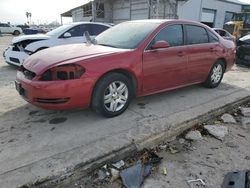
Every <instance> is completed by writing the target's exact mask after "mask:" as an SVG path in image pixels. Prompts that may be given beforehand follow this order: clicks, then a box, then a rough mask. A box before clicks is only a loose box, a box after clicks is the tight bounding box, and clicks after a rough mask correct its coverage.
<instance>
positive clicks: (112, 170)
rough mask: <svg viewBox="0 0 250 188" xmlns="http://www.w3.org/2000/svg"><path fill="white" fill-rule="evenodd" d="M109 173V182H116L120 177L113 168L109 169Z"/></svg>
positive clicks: (117, 171)
mask: <svg viewBox="0 0 250 188" xmlns="http://www.w3.org/2000/svg"><path fill="white" fill-rule="evenodd" d="M110 171H111V176H112V177H111V182H114V181H115V180H117V179H118V178H119V177H120V172H119V170H116V169H114V168H111V169H110Z"/></svg>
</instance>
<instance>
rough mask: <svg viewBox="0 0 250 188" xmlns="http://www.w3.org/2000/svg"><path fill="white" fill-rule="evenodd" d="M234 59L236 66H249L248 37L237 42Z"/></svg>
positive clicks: (249, 49)
mask: <svg viewBox="0 0 250 188" xmlns="http://www.w3.org/2000/svg"><path fill="white" fill-rule="evenodd" d="M236 57H237V58H236V64H244V65H248V66H250V35H246V36H245V37H242V38H240V39H239V40H238V41H237V53H236Z"/></svg>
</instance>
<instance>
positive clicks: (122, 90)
mask: <svg viewBox="0 0 250 188" xmlns="http://www.w3.org/2000/svg"><path fill="white" fill-rule="evenodd" d="M132 93H133V89H132V84H131V81H130V80H129V79H128V78H127V77H126V76H124V75H123V74H119V73H110V74H108V75H106V76H105V77H104V78H102V79H101V80H100V81H99V82H98V83H97V85H96V87H95V90H94V93H93V99H92V108H93V110H95V111H96V112H97V113H100V114H102V115H103V116H105V117H114V116H117V115H120V114H121V113H123V112H124V111H125V110H126V108H127V107H128V105H129V103H130V101H131V98H132Z"/></svg>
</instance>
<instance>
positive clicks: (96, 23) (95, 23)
mask: <svg viewBox="0 0 250 188" xmlns="http://www.w3.org/2000/svg"><path fill="white" fill-rule="evenodd" d="M80 24H94V25H104V26H108V27H111V24H108V23H101V22H72V23H68V24H65V25H80Z"/></svg>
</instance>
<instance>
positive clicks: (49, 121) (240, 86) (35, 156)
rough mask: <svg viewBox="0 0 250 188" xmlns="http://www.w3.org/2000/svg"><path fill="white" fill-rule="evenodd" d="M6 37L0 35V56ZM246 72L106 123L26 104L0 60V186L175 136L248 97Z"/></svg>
mask: <svg viewBox="0 0 250 188" xmlns="http://www.w3.org/2000/svg"><path fill="white" fill-rule="evenodd" d="M11 38H12V37H11V36H5V37H0V54H2V51H3V49H4V48H5V47H7V46H8V44H9V43H10V41H11ZM249 72H250V69H248V68H244V67H236V66H235V67H234V68H233V70H232V71H230V72H229V73H227V74H226V75H225V78H224V80H223V83H222V84H221V85H220V86H219V87H218V88H216V89H206V88H203V87H201V86H200V85H195V86H191V87H186V88H183V89H178V90H175V91H170V92H166V93H162V94H157V95H153V96H149V97H143V98H138V99H135V100H134V101H133V102H132V104H131V105H130V107H129V109H128V110H127V111H126V112H125V113H124V114H122V115H121V116H119V117H116V118H112V119H107V118H104V117H101V116H99V115H96V114H95V113H93V112H92V111H91V110H71V111H48V110H42V109H38V108H36V107H34V106H32V105H30V104H27V103H26V102H25V101H24V100H22V99H21V98H20V97H19V96H18V94H17V92H16V91H15V89H14V83H13V81H14V79H15V74H16V68H15V67H12V66H9V65H7V64H5V63H4V60H3V57H0V75H1V77H0V88H1V89H0V185H1V186H2V187H5V188H13V187H16V186H18V185H22V184H25V183H28V182H34V181H36V180H38V179H39V180H41V179H43V178H46V177H48V176H53V175H58V174H60V173H63V172H65V171H68V170H70V169H73V168H74V167H75V166H76V165H79V164H84V163H91V162H93V160H97V159H100V158H102V156H103V157H104V156H106V155H108V154H110V153H112V152H114V151H119V150H121V149H124V148H129V147H130V146H131V145H132V144H134V145H135V146H137V147H138V148H141V147H144V146H146V145H147V144H151V139H152V138H153V137H154V136H156V137H157V135H159V134H162V133H164V135H165V136H169V135H171V134H175V133H176V132H178V129H181V128H182V129H183V128H185V127H178V126H180V125H181V123H182V122H185V121H188V120H190V119H193V118H195V117H198V116H200V115H202V114H205V113H208V112H209V111H211V110H213V109H216V108H220V107H222V106H225V105H227V104H230V103H232V102H235V101H238V100H241V99H243V98H245V97H247V96H249V95H250V94H249V91H250V74H249ZM177 125H178V126H177ZM147 141H148V142H147Z"/></svg>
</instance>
